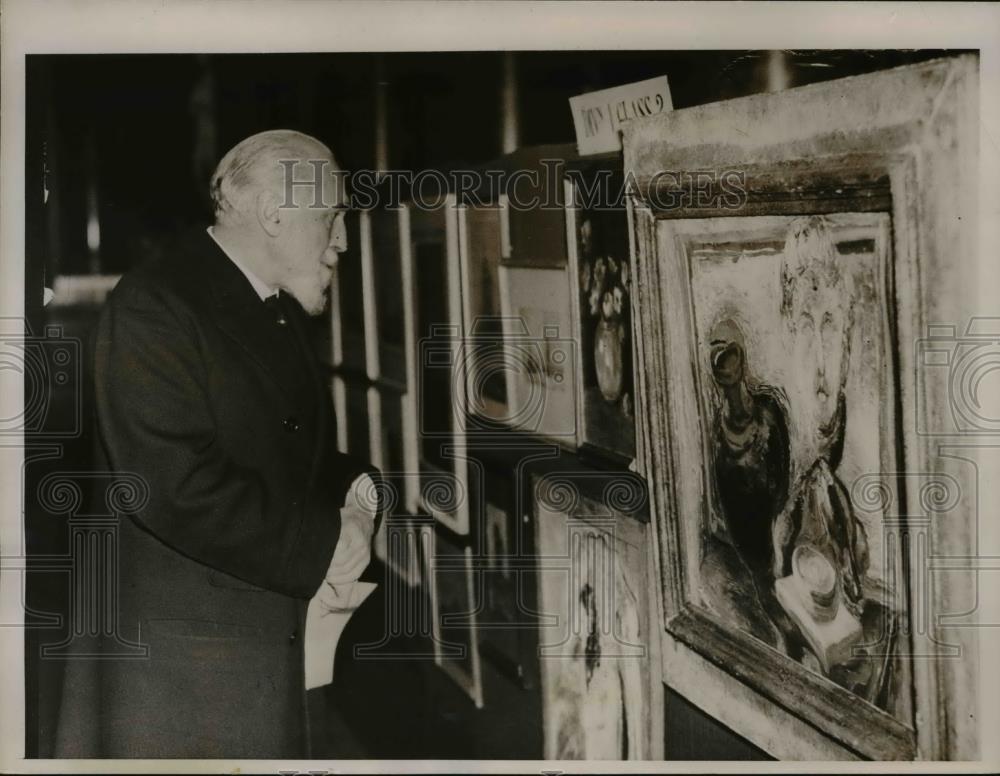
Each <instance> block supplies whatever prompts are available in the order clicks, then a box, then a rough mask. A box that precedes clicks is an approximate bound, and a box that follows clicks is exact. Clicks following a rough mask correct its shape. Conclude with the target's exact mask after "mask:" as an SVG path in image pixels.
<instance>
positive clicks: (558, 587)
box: [534, 478, 655, 760]
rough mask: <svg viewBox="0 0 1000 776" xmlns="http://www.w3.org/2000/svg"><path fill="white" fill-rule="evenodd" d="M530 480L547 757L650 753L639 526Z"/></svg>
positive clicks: (573, 493)
mask: <svg viewBox="0 0 1000 776" xmlns="http://www.w3.org/2000/svg"><path fill="white" fill-rule="evenodd" d="M534 485H535V497H536V502H535V511H536V520H537V530H538V551H539V555H540V556H541V558H542V559H543V560H542V568H541V570H540V573H539V600H540V608H541V612H540V615H541V617H542V618H543V620H546V624H545V625H544V626H543V627H542V628H541V629H540V633H539V657H540V660H541V669H542V704H543V705H542V708H543V722H544V753H545V757H546V758H552V759H559V760H575V759H587V760H637V759H645V758H648V757H649V756H650V755H649V752H650V747H651V743H652V742H651V736H653V735H655V733H654V731H653V730H652V729H651V720H652V714H651V708H650V707H651V700H650V693H651V691H652V689H651V688H652V679H651V675H650V655H651V651H650V631H649V619H648V608H647V607H648V605H649V597H648V594H649V583H648V579H647V564H646V560H647V556H646V554H645V552H644V551H643V548H644V547H645V540H644V537H645V533H644V531H643V526H642V524H640V523H637V522H635V521H632V520H630V519H628V518H626V517H624V516H623V515H622V514H621V513H618V512H617V511H616V510H614V509H612V508H610V507H609V506H608V505H607V504H606V503H604V501H603V500H597V499H592V498H589V497H587V496H580V495H578V492H577V490H576V489H575V488H573V487H572V486H571V487H570V489H569V490H567V489H566V488H565V487H564V485H563V484H560V483H559V482H557V481H552V480H550V479H546V478H540V479H535V480H534Z"/></svg>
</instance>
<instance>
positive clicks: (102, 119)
mask: <svg viewBox="0 0 1000 776" xmlns="http://www.w3.org/2000/svg"><path fill="white" fill-rule="evenodd" d="M945 53H947V52H939V51H791V52H784V54H783V56H782V57H781V60H782V62H783V63H784V64H783V66H782V72H783V75H784V77H785V78H786V80H787V85H788V86H790V87H794V86H800V85H803V84H807V83H812V82H816V81H822V80H828V79H832V78H841V77H845V76H850V75H855V74H859V73H864V72H869V71H873V70H879V69H884V68H888V67H894V66H898V65H902V64H907V63H911V62H915V61H920V60H925V59H930V58H933V57H935V56H941V55H942V54H945ZM513 58H514V65H515V72H516V86H517V95H518V98H517V109H518V125H519V141H520V142H519V145H520V146H522V147H523V146H535V145H539V144H555V143H572V142H573V141H574V139H575V138H574V132H573V122H572V117H571V114H570V110H569V104H568V99H569V98H570V97H571V96H573V95H576V94H580V93H583V92H587V91H593V90H596V89H602V88H606V87H609V86H615V85H619V84H623V83H629V82H632V81H639V80H644V79H647V78H652V77H655V76H660V75H666V76H667V77H668V79H669V84H670V90H671V95H672V100H673V106H674V108H675V109H681V108H686V107H690V106H693V105H699V104H702V103H707V102H714V101H718V100H725V99H729V98H733V97H740V96H743V95H747V94H752V93H756V92H762V91H766V90H768V89H769V88H773V87H774V81H773V80H771V78H772V77H773V72H772V74H771V76H769V62H770V61H771V59H772V58H773V54H771V53H769V52H761V51H623V52H608V51H598V52H594V51H580V52H568V51H567V52H519V53H516V54H514V55H513ZM503 67H504V63H503V54H502V53H500V52H466V53H440V54H439V53H385V54H268V55H243V54H240V55H188V54H183V55H32V56H29V57H28V58H27V115H26V123H27V141H28V144H27V156H26V191H25V196H26V202H27V219H28V220H27V224H26V228H27V232H26V239H27V257H26V260H27V264H26V289H25V291H26V297H25V301H26V310H27V314H28V325H29V327H30V329H31V331H32V332H36V333H37V332H41V331H42V330H43V328H44V327H45V326H46V325H50V324H55V325H59V326H61V327H62V329H63V333H64V335H65V336H67V337H71V338H77V339H78V340H79V341H80V342H84V341H85V340H86V338H87V335H88V333H89V330H90V327H91V326H92V323H93V321H94V318H95V316H96V311H97V309H98V308H97V306H96V305H95V304H93V303H89V304H88V303H77V304H58V303H57V304H53V305H51V306H49V307H46V308H43V307H42V305H41V298H42V289H43V286H49V287H52V286H53V285H54V284H55V279H56V278H57V277H58V276H71V275H93V274H119V273H122V272H124V271H127V270H128V269H129V268H130V267H131V266H134V265H135V264H136V263H138V262H140V261H146V260H149V259H151V258H153V257H154V256H156V255H157V254H158V253H160V252H161V251H163V250H164V246H165V245H166V243H167V242H168V241H169V240H170V239H171V237H173V236H174V235H176V234H177V233H178V232H179V231H180V230H182V229H184V228H186V227H188V226H192V225H196V224H199V223H205V224H207V223H209V218H210V211H209V200H208V193H207V188H208V187H207V180H208V177H209V175H210V173H211V171H212V169H213V167H214V165H215V163H216V161H217V160H218V159H219V158H220V157H221V155H222V154H223V153H224V152H225V151H226V150H228V149H229V148H230V147H232V146H233V145H234V144H235V143H236V142H238V141H239V140H241V139H243V138H245V137H247V136H248V135H250V134H253V133H255V132H258V131H261V130H264V129H273V128H278V127H285V128H291V129H298V130H300V131H303V132H306V133H308V134H312V135H315V136H317V137H319V138H320V139H321V140H323V141H325V142H326V143H327V144H328V145H329V146H330V147H331V148H332V149H333V150H334V152H335V154H336V156H337V157H338V160H339V162H340V164H341V165H342V166H343V167H345V168H346V169H360V168H370V167H372V166H373V165H374V163H375V158H374V157H375V84H376V83H377V82H382V83H384V84H385V89H386V97H387V130H388V153H389V166H390V167H391V168H394V169H412V170H420V169H430V168H437V169H441V170H444V171H447V170H449V169H454V168H456V167H459V166H473V165H482V164H484V163H486V162H488V161H490V160H494V159H496V158H497V157H499V156H500V154H501V151H502V148H501V126H502V119H503V117H502V116H501V105H502V102H501V85H502V76H503ZM88 221H89V222H91V224H92V227H93V224H95V223H96V224H97V225H98V226H99V230H100V239H99V245H96V246H93V245H92V246H88V240H87V227H88ZM77 366H78V367H79V368H80V373H81V375H82V374H83V369H84V366H85V364H84V362H83V359H82V358H81V361H80V363H79V364H77ZM74 390H75V389H74V386H73V385H70V386H68V387H64V388H62V389H57V388H53V389H52V390H51V393H50V399H49V404H50V406H49V408H48V409H49V412H48V415H47V416H46V421H45V425H44V426H43V427H40V428H39V429H37V430H38V431H56V432H58V430H59V429H60V428H67V427H68V426H69V425H72V424H68V422H67V418H72V416H73V413H74V411H75V410H74V404H73V401H74V399H75V398H76V396H78V394H75V393H74ZM78 421H79V422H78V426H79V428H80V429H81V430H82V433H80V434H70V433H67V434H66V435H65V436H64V437H59V436H58V434H57V435H56V436H55V437H53V438H51V441H52V442H54V443H55V444H57V445H58V446H59V455H58V456H56V457H54V458H48V459H46V458H45V457H44V449H43V448H42V447H40V446H39V445H41V443H42V436H41V434H36V435H29V438H28V440H27V443H28V447H29V456H28V457H29V458H31V450H32V446H33V445H34V446H35V447H36V448H37V449H38V450H40V451H42V453H43V454H42V457H40V458H39V459H37V462H31V463H29V464H28V465H27V467H26V486H27V490H26V494H27V495H26V498H25V508H26V515H27V517H26V520H27V523H26V537H27V543H28V552H29V557H33V558H35V559H38V558H43V557H44V556H54V557H59V556H64V555H65V554H66V553H67V552H68V547H67V529H66V516H65V515H55V514H51V513H49V512H46V511H45V510H43V509H42V508H41V506H40V505H39V503H38V501H37V497H36V486H37V484H38V483H39V481H40V479H41V478H42V477H43V476H44V475H45V474H46V473H48V472H51V471H56V470H59V471H67V470H70V471H73V470H75V471H86V469H87V466H88V461H89V450H90V445H91V441H92V440H91V438H90V435H89V433H88V429H89V416H88V415H87V411H86V405H84V409H83V414H82V415H81V416H80V417H79V418H78ZM29 563H32V564H33V565H32V566H31V568H32V571H31V572H30V573H29V575H28V576H29V582H28V593H27V595H28V598H27V604H28V607H29V609H30V610H31V611H34V612H37V613H41V614H44V613H49V612H62V611H65V598H66V581H65V578H64V575H62V574H57V573H48V572H45V571H43V570H42V566H43V565H44V564H43V563H40V562H39V561H38V560H34V561H29ZM29 621H31V617H30V616H29ZM381 625H382V623H380V622H376V621H369V622H366V621H365V620H364V618H361V617H359V618H356V619H355V620H354V621H352V624H351V627H352V628H353V629H355V631H356V633H355V634H354V635H349V638H355V639H358V640H361V641H366V640H367V641H370V640H373V639H377V633H378V630H379V628H380V627H381ZM366 629H367V632H366ZM371 633H375V634H376V635H375V636H372V635H371ZM64 635H65V631H64V630H63V629H59V628H44V629H29V630H28V632H27V637H26V638H27V644H26V646H27V651H26V660H27V664H26V677H27V699H26V703H27V708H26V711H27V719H26V723H27V750H28V756H41V757H46V756H50V755H51V751H52V741H53V739H52V735H53V727H54V722H55V714H56V710H57V701H58V696H59V690H60V687H61V678H62V664H61V663H60V662H59V661H58V660H44V661H40V660H39V659H38V654H39V649H40V647H41V646H42V645H43V644H45V643H52V642H55V641H58V640H59V639H60V638H62V637H63V636H64ZM347 638H348V636H345V640H346V639H347ZM406 648H407V647H406V645H404V646H403V649H404V650H405V649H406ZM420 648H421V647H420V646H419V645H417V646H415V647H414V649H415V650H417V651H419V649H420ZM433 668H434V667H433V665H431V666H430V667H429V668H428V667H426V661H423V662H420V661H399V662H397V663H395V664H394V663H392V662H391V661H389V662H379V663H376V664H374V666H345V667H343V668H341V667H339V666H338V676H340V677H345V678H344V679H343V680H342V681H341V682H339V689H338V691H337V692H339V693H340V697H339V698H337V697H333V698H329V699H327V700H329V701H330V703H331V705H332V706H333V707H336V708H341V709H346V710H348V711H347V713H345V714H342V715H341V716H340V717H337V716H336V715H334V716H333V717H331V720H332V721H331V723H330V724H331V728H330V730H329V731H328V738H329V740H328V741H326V742H324V747H325V751H326V754H327V756H330V757H336V756H342V757H376V756H377V757H393V756H396V757H435V758H446V757H463V758H499V757H510V758H519V759H535V758H538V757H540V756H541V727H540V726H541V716H540V714H541V713H540V706H539V699H538V697H537V687H536V688H534V690H531V689H528V690H525V689H523V688H513V689H511V686H510V685H509V684H506V683H504V681H502V680H501V679H499V678H497V677H494V676H492V675H490V676H486V677H485V681H486V683H487V693H488V695H489V696H490V697H491V698H492V699H493V700H492V701H491V702H488V703H487V708H485V709H483V710H481V711H477V710H476V709H474V708H473V706H472V705H471V702H470V701H469V700H468V698H467V697H465V696H463V695H462V694H461V692H460V691H459V690H457V689H456V688H455V687H454V685H452V684H450V681H449V680H448V679H446V678H442V677H441V675H440V672H439V671H434V670H433ZM664 716H665V720H666V731H665V736H666V753H667V758H668V759H692V760H693V759H762V758H764V757H765V755H764V754H763V753H762V752H760V750H758V749H756V748H754V747H753V746H752V745H751V744H749V743H748V742H746V741H744V740H742V739H741V738H739V737H738V736H736V735H735V734H733V733H732V732H731V731H729V730H727V729H725V728H723V727H722V726H721V725H719V724H718V723H717V722H716V721H715V720H713V719H711V718H710V717H707V716H706V715H704V714H703V713H702V712H700V711H699V710H698V709H697V708H695V707H694V706H691V705H690V704H688V703H687V702H686V701H685V700H684V699H682V698H681V697H680V696H678V695H675V694H674V693H672V692H670V691H668V692H667V697H666V709H665V715H664Z"/></svg>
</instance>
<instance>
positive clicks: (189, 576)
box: [57, 130, 375, 758]
mask: <svg viewBox="0 0 1000 776" xmlns="http://www.w3.org/2000/svg"><path fill="white" fill-rule="evenodd" d="M293 180H294V181H298V182H301V181H312V182H313V183H312V184H311V185H302V184H301V183H297V184H295V185H293V184H292V181H293ZM211 192H212V197H213V200H214V202H215V208H216V218H215V224H214V226H213V227H210V228H209V229H208V230H207V231H201V232H200V233H199V234H197V235H196V236H195V238H194V240H193V241H192V242H191V243H190V244H188V245H187V246H186V247H185V248H184V249H183V250H178V251H176V252H174V253H173V254H172V255H168V257H167V258H165V259H164V260H163V261H160V262H158V263H153V264H151V265H149V266H145V267H142V268H140V269H137V270H134V271H132V272H130V273H129V274H128V275H126V276H125V277H124V278H123V279H122V280H121V282H120V283H119V284H118V286H117V288H116V289H115V291H114V292H113V294H112V295H111V297H110V298H109V300H108V303H107V305H106V306H105V308H104V310H103V311H102V314H101V317H100V321H99V323H98V327H97V332H96V340H95V347H94V361H93V367H94V395H95V403H96V419H97V429H98V437H99V442H100V451H99V457H100V459H101V464H102V466H104V467H105V468H106V469H107V470H109V471H128V472H135V473H137V474H139V475H140V476H141V477H143V478H144V479H145V481H146V482H147V484H148V486H149V498H148V501H147V502H146V503H145V504H144V505H143V506H142V507H141V508H139V509H137V510H136V512H135V514H131V515H127V516H124V517H122V519H121V522H120V527H119V531H118V535H119V553H118V557H119V569H120V570H119V578H120V585H119V588H120V589H119V591H118V596H119V601H118V623H119V633H117V634H114V635H113V636H112V638H114V639H116V641H117V642H118V643H121V642H122V641H129V642H135V643H141V644H142V645H143V646H145V647H148V657H146V658H140V659H128V660H120V659H113V658H110V657H107V656H105V659H98V660H91V661H73V662H71V663H70V664H69V667H68V669H67V679H66V693H65V698H64V705H63V708H62V709H61V713H60V731H59V733H58V742H57V748H58V751H57V754H58V755H59V756H64V757H74V756H77V757H78V756H99V757H183V758H203V757H230V758H292V757H300V756H304V755H305V754H306V753H307V752H306V748H305V738H306V736H305V728H306V725H305V720H304V711H305V688H304V684H303V629H304V614H305V610H306V604H307V602H308V600H309V599H310V598H311V597H313V596H314V595H315V594H316V593H317V591H318V590H319V591H322V590H323V589H324V588H323V586H324V585H331V586H332V585H341V584H344V583H348V582H351V581H353V580H356V579H357V578H358V577H359V576H360V574H361V572H362V571H363V569H364V568H365V567H366V566H367V564H368V562H369V560H370V549H369V548H370V539H371V535H372V532H373V530H374V517H375V510H374V509H373V506H372V504H373V498H372V495H373V494H372V489H373V487H374V482H373V479H372V478H373V477H374V476H375V472H374V471H373V470H368V469H367V468H366V467H365V466H363V465H361V464H359V463H358V462H355V461H353V460H351V459H349V458H348V457H346V456H344V455H341V454H339V453H338V452H336V450H335V443H334V440H335V436H336V435H335V431H334V428H335V421H334V418H333V415H332V409H331V407H330V403H329V395H328V393H327V391H326V389H325V385H324V380H323V378H322V375H321V373H320V370H319V368H318V365H317V364H316V362H315V358H314V356H313V354H312V352H311V350H310V348H309V346H308V343H307V339H306V336H305V325H306V323H307V321H306V314H309V315H317V314H319V313H320V312H322V310H323V308H324V306H325V300H326V290H327V288H328V286H329V283H330V278H331V273H332V271H333V267H334V266H335V265H336V262H337V257H338V254H339V253H340V252H342V251H344V249H345V248H346V232H345V229H344V207H343V204H344V203H343V199H342V194H343V190H342V187H340V186H338V185H337V168H336V165H335V162H334V160H333V157H332V155H331V153H330V151H329V149H327V148H326V147H325V146H324V145H323V144H322V143H320V142H319V141H318V140H316V139H314V138H311V137H308V136H306V135H303V134H300V133H297V132H292V131H285V130H278V131H271V132H263V133H261V134H258V135H254V136H252V137H249V138H247V139H246V140H244V141H243V142H241V143H239V144H238V145H237V146H236V147H235V148H233V149H232V150H231V151H229V153H227V154H226V155H225V157H223V159H222V161H221V162H220V163H219V165H218V167H217V169H216V171H215V174H214V175H213V177H212V182H211ZM369 475H371V477H370V476H369ZM84 704H88V705H84Z"/></svg>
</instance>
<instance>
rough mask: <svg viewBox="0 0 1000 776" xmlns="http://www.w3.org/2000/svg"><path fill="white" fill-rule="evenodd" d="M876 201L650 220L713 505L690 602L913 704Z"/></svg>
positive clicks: (900, 705) (843, 677)
mask: <svg viewBox="0 0 1000 776" xmlns="http://www.w3.org/2000/svg"><path fill="white" fill-rule="evenodd" d="M889 226H890V220H889V217H888V215H886V214H881V213H863V214H852V213H838V214H831V215H827V216H803V217H757V218H733V219H703V220H700V221H697V222H696V221H677V222H671V223H668V222H661V227H660V229H661V239H663V240H665V241H671V242H672V243H673V246H674V247H675V248H676V249H677V250H679V251H680V252H681V253H682V255H683V257H684V261H685V262H686V266H687V267H688V273H689V278H690V301H691V307H692V311H693V318H694V321H693V326H694V340H695V341H694V343H693V346H694V347H693V359H694V368H695V374H696V386H697V391H698V402H699V405H700V414H701V420H702V423H701V429H702V435H703V438H702V440H701V448H702V450H703V454H704V458H703V462H704V473H705V482H704V492H705V493H707V494H708V498H707V500H706V509H705V512H704V514H702V515H700V516H696V515H690V516H688V520H689V521H690V522H688V523H687V525H686V526H685V528H686V529H687V530H688V541H694V542H695V543H696V544H697V557H698V558H699V560H698V564H697V569H696V577H697V580H696V585H695V590H696V595H697V600H698V603H699V604H700V605H702V606H704V607H705V608H707V609H708V610H709V611H711V612H712V613H713V614H714V615H716V616H718V617H719V618H721V620H722V621H723V622H725V623H726V624H727V625H729V626H732V627H734V628H737V629H739V630H740V631H742V632H745V633H747V634H749V635H751V636H753V637H754V638H755V639H758V640H759V641H762V642H764V643H765V644H767V645H768V646H769V647H771V648H773V649H775V650H777V651H779V652H781V653H782V654H784V655H786V656H787V657H789V658H790V659H792V660H794V661H796V662H798V663H800V664H802V665H803V666H805V667H806V668H807V669H808V670H810V671H812V672H814V673H816V674H818V675H820V676H822V677H825V678H827V679H829V680H830V681H832V682H833V683H835V684H837V685H839V686H841V687H843V688H844V689H846V690H848V691H850V692H851V693H854V694H855V695H856V696H857V697H858V698H859V699H862V700H864V701H867V702H868V703H871V704H873V705H874V706H876V707H878V708H879V709H881V710H883V711H885V712H887V713H888V714H890V715H892V716H894V717H896V718H898V719H900V720H908V718H909V715H910V710H909V703H910V701H909V692H908V690H907V687H908V684H907V682H908V679H907V661H903V660H900V659H899V648H898V642H899V633H900V630H901V625H902V621H901V614H902V612H901V603H900V602H901V600H902V598H901V596H900V594H899V592H900V591H899V590H898V589H896V588H895V585H894V580H895V579H897V578H899V574H900V568H899V564H900V559H899V558H898V557H895V556H894V555H893V554H892V553H890V552H889V551H888V550H889V548H890V545H889V544H888V543H887V542H886V541H885V536H886V528H887V526H886V518H887V516H886V515H885V514H883V512H882V507H881V504H882V503H889V502H888V501H885V502H883V501H882V500H881V499H880V498H879V497H878V495H879V494H878V492H866V490H865V483H869V486H868V487H869V488H871V487H872V486H874V487H875V488H876V490H877V489H878V488H885V489H888V490H892V489H894V487H895V486H894V483H893V481H892V478H891V477H886V478H881V477H879V476H878V475H879V474H880V473H883V472H895V471H897V461H896V449H897V447H896V440H897V438H898V430H897V427H896V420H895V417H894V411H893V407H894V397H895V395H896V394H895V378H894V374H895V368H894V364H893V360H892V358H893V357H892V352H893V351H892V342H893V339H892V332H891V322H890V320H889V317H888V312H887V311H888V310H889V309H890V308H891V305H890V299H889V298H888V293H889V291H888V289H887V287H886V280H885V279H886V277H887V273H888V267H889V261H890V257H889V255H888V254H889V249H890V247H889V246H890V233H889Z"/></svg>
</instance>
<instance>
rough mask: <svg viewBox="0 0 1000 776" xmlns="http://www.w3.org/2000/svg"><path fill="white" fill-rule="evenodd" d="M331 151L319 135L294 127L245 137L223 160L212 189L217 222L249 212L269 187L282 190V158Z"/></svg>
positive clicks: (303, 157) (215, 174) (301, 157)
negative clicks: (318, 137) (256, 195)
mask: <svg viewBox="0 0 1000 776" xmlns="http://www.w3.org/2000/svg"><path fill="white" fill-rule="evenodd" d="M318 151H319V152H321V153H326V154H330V150H329V149H328V148H327V147H326V146H325V145H324V144H323V143H321V142H320V141H319V140H317V139H316V138H314V137H312V136H310V135H306V134H303V133H302V132H296V131H295V130H292V129H272V130H268V131H266V132H259V133H257V134H256V135H251V136H250V137H248V138H246V139H245V140H241V141H240V142H239V143H237V144H236V145H235V146H233V147H232V148H231V149H229V151H228V152H227V153H226V155H225V156H223V157H222V159H221V160H220V161H219V164H218V165H217V166H216V168H215V172H213V173H212V180H211V182H210V185H209V191H210V193H211V196H212V204H213V205H214V207H215V220H216V223H218V222H221V221H224V220H228V219H230V218H232V216H233V215H234V214H238V213H246V212H248V210H249V208H250V206H251V205H252V202H253V197H254V195H255V194H256V193H257V192H259V191H261V190H266V189H269V188H273V189H274V190H275V191H281V190H282V189H281V187H282V184H283V180H284V179H283V177H282V172H283V169H282V167H281V164H280V160H282V159H296V160H305V159H307V158H309V155H310V153H312V154H314V155H315V154H316V153H317V152H318Z"/></svg>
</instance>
